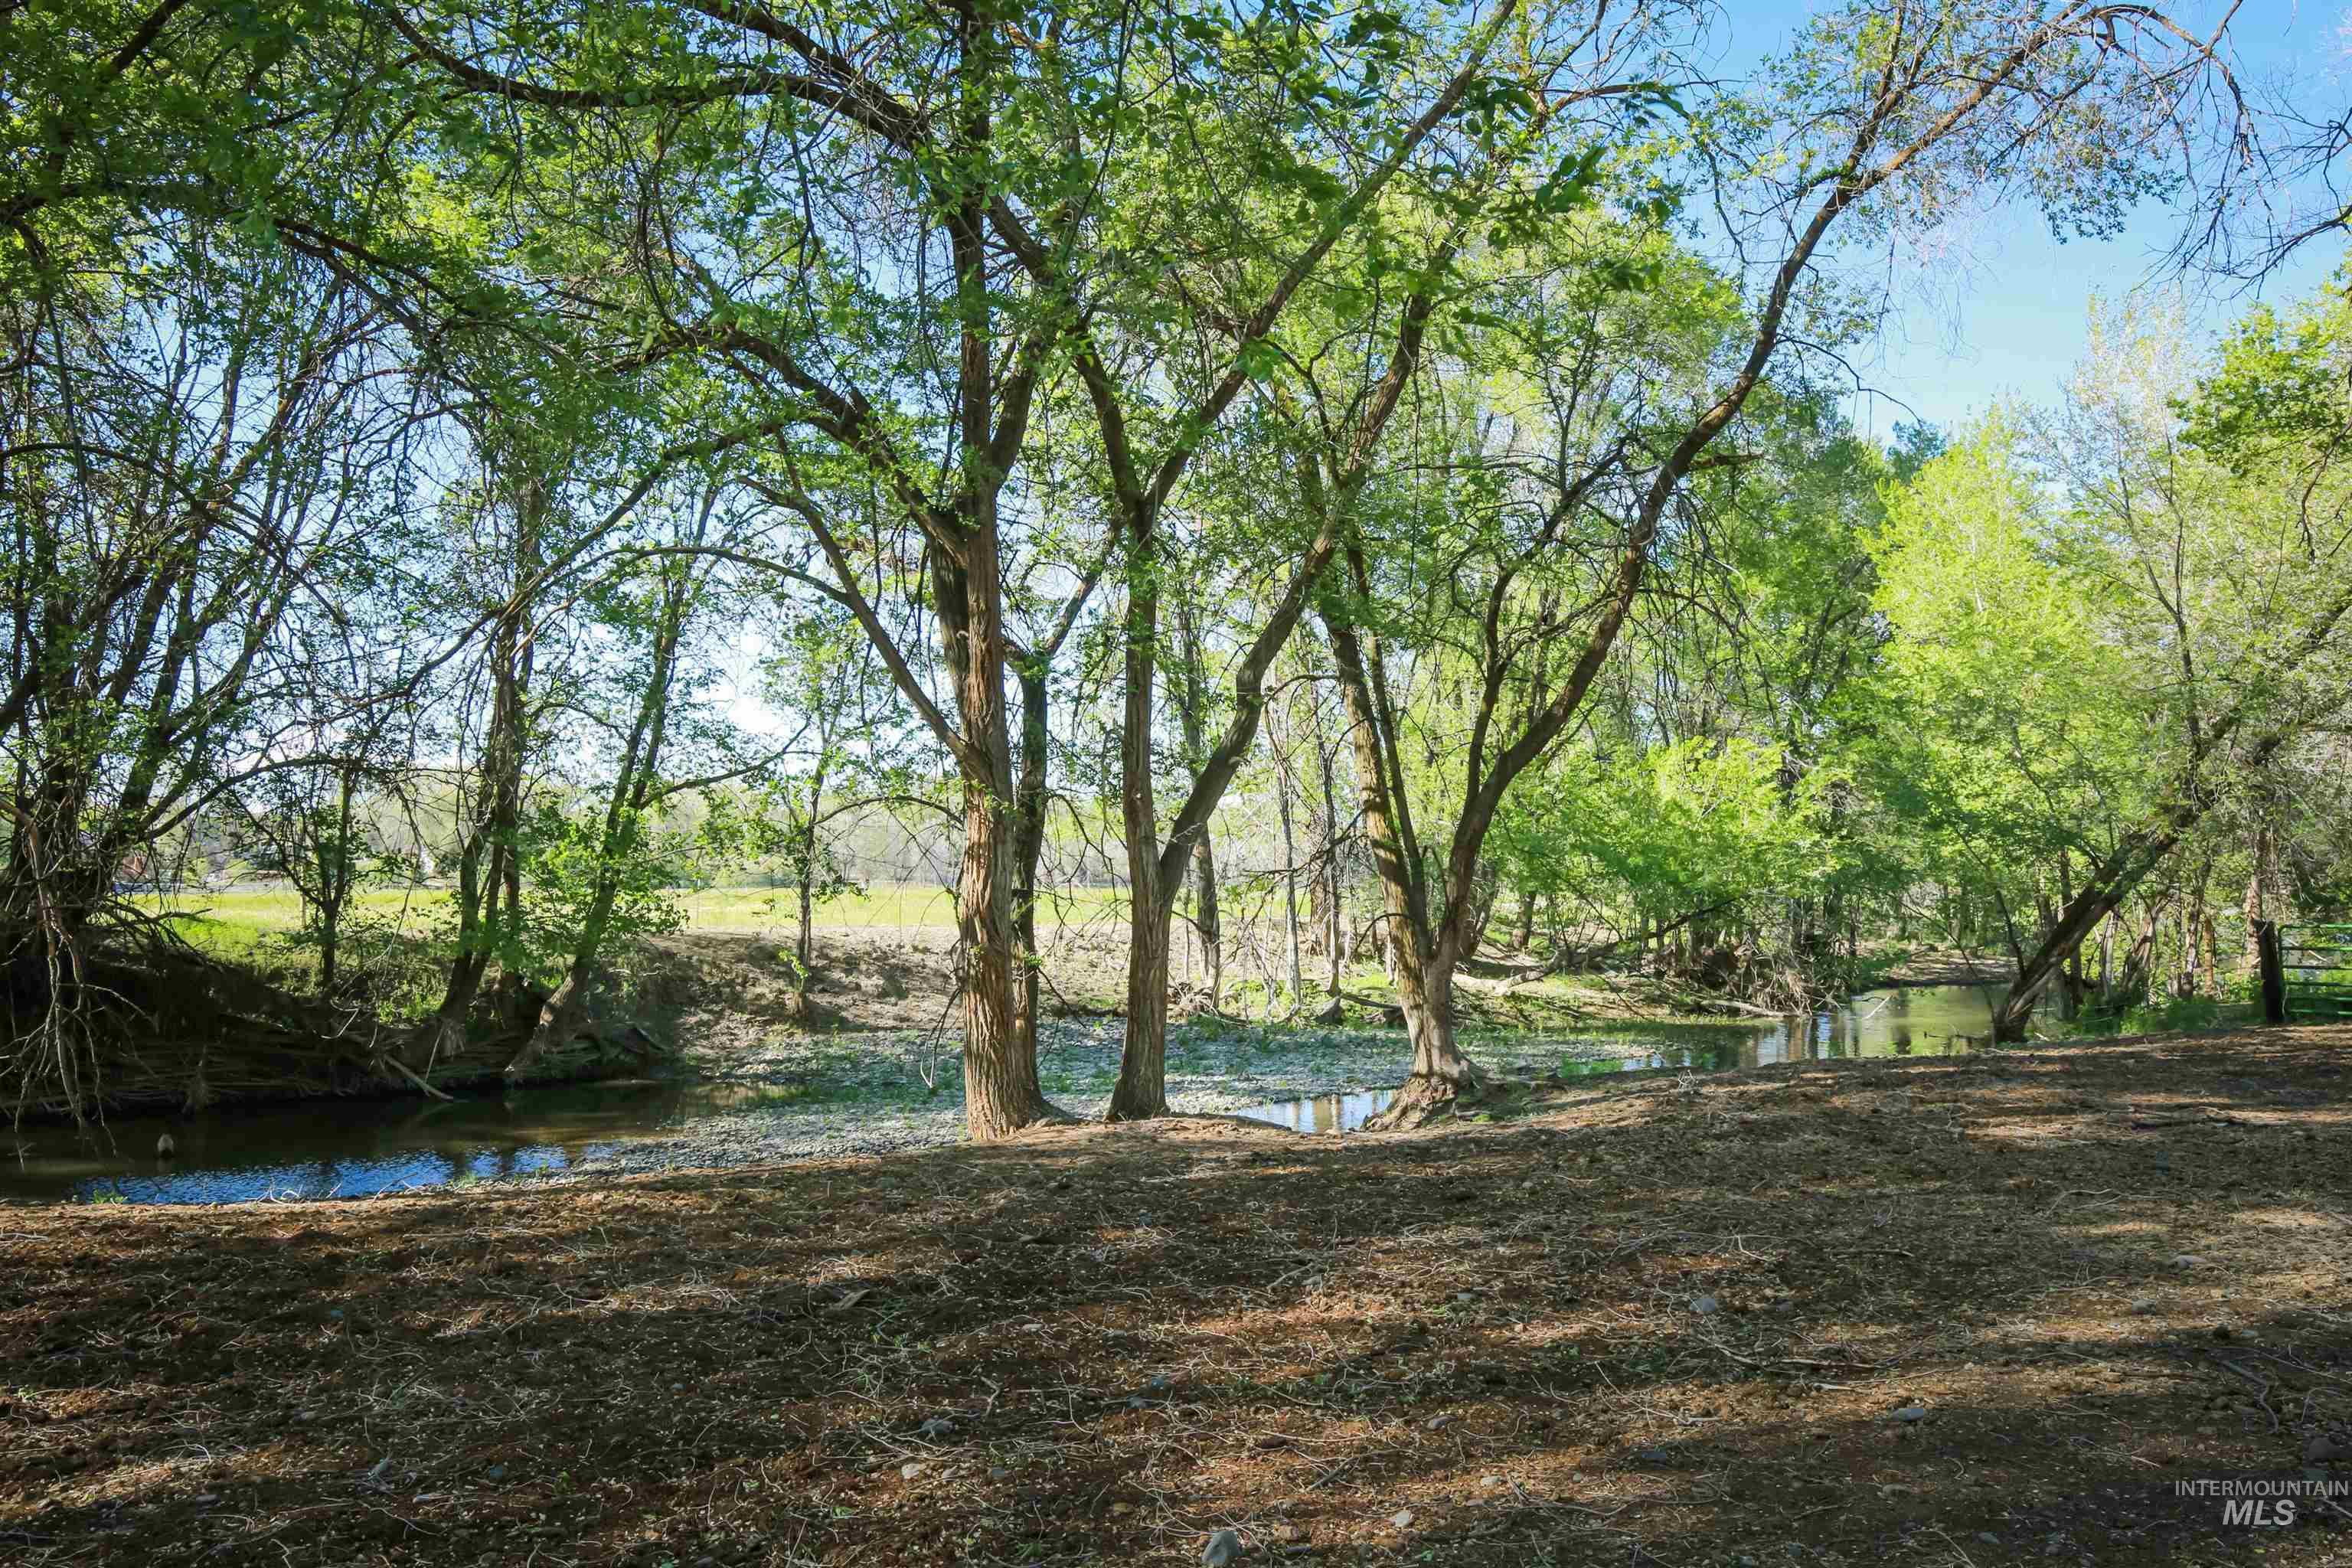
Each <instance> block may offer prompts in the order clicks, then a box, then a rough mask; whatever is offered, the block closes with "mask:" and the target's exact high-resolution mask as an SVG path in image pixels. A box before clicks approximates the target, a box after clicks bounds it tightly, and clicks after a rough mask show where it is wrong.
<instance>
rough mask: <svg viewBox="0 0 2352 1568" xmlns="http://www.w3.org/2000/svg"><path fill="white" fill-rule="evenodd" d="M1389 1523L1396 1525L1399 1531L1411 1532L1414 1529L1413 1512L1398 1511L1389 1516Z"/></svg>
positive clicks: (1407, 1509)
mask: <svg viewBox="0 0 2352 1568" xmlns="http://www.w3.org/2000/svg"><path fill="white" fill-rule="evenodd" d="M1389 1522H1390V1523H1391V1524H1393V1525H1395V1526H1396V1527H1397V1528H1398V1529H1399V1530H1411V1529H1412V1510H1411V1509H1409V1508H1401V1509H1399V1510H1396V1511H1395V1512H1394V1513H1392V1514H1391V1515H1389Z"/></svg>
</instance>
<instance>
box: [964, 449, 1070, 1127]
mask: <svg viewBox="0 0 2352 1568" xmlns="http://www.w3.org/2000/svg"><path fill="white" fill-rule="evenodd" d="M967 505H968V507H969V508H970V513H971V515H970V520H969V521H968V522H967V524H966V527H967V532H966V534H965V542H964V543H963V547H962V548H961V550H960V551H958V552H956V554H955V555H954V556H952V557H951V556H950V555H949V553H948V552H945V551H943V550H934V551H933V552H932V564H933V572H934V574H935V578H936V580H937V583H938V587H937V590H936V592H937V595H938V603H939V605H940V640H941V642H942V644H943V651H944V652H945V654H946V656H947V661H948V666H949V668H950V672H951V673H952V674H953V676H954V678H955V694H956V706H957V709H958V714H959V717H960V719H961V733H962V737H963V741H964V745H963V747H962V749H961V754H960V755H961V772H962V775H963V797H964V798H963V805H964V843H963V859H962V862H961V867H960V868H959V870H958V873H957V878H956V935H957V937H958V939H959V942H960V945H961V950H962V954H963V976H962V978H963V1003H964V1046H963V1085H964V1122H965V1126H966V1128H967V1129H968V1130H969V1131H970V1132H971V1136H972V1137H973V1139H975V1140H976V1141H980V1142H987V1141H989V1140H991V1139H996V1138H1003V1137H1006V1136H1008V1135H1010V1134H1012V1133H1013V1132H1017V1131H1020V1130H1021V1129H1022V1128H1024V1127H1028V1126H1032V1125H1034V1124H1035V1123H1037V1122H1040V1121H1063V1120H1066V1116H1065V1115H1064V1113H1063V1112H1062V1111H1060V1110H1057V1109H1055V1107H1054V1106H1053V1105H1052V1104H1050V1103H1049V1102H1048V1101H1047V1100H1046V1099H1045V1090H1044V1089H1043V1088H1041V1087H1040V1085H1039V1083H1038V1081H1037V1051H1036V1045H1035V1037H1034V1033H1033V1031H1034V1012H1033V1011H1032V1010H1031V1009H1030V1007H1029V1006H1028V1005H1026V998H1027V996H1028V994H1029V993H1028V986H1029V984H1030V979H1029V975H1028V973H1027V971H1028V968H1029V965H1030V964H1031V963H1032V962H1033V960H1034V953H1033V952H1031V951H1030V948H1029V945H1028V944H1027V943H1026V942H1024V941H1023V940H1022V922H1021V921H1020V920H1019V918H1018V916H1017V914H1016V911H1015V910H1014V898H1015V894H1016V892H1017V891H1018V889H1019V888H1020V884H1021V882H1022V880H1023V878H1022V871H1021V854H1020V848H1019V828H1020V824H1019V819H1018V808H1017V806H1016V805H1015V804H1014V779H1013V745H1012V736H1011V731H1010V728H1009V725H1008V720H1007V715H1006V713H1005V711H1004V675H1005V652H1006V644H1005V635H1004V611H1003V584H1002V582H1001V581H1000V580H999V572H1000V570H1001V567H1000V565H999V563H998V560H997V547H998V541H997V527H996V508H995V497H994V494H993V492H990V493H988V494H986V495H982V496H980V497H977V498H968V500H967Z"/></svg>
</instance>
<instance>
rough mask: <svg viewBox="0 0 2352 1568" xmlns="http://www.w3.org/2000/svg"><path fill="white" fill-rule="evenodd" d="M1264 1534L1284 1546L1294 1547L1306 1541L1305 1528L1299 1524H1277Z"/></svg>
mask: <svg viewBox="0 0 2352 1568" xmlns="http://www.w3.org/2000/svg"><path fill="white" fill-rule="evenodd" d="M1266 1533H1267V1534H1269V1535H1271V1536H1273V1537H1274V1539H1276V1541H1279V1542H1282V1543H1283V1544H1284V1545H1286V1546H1296V1545H1297V1544H1298V1543H1299V1542H1302V1541H1304V1540H1306V1539H1307V1527H1306V1526H1304V1525H1299V1524H1277V1525H1276V1526H1275V1527H1274V1528H1273V1529H1272V1530H1270V1531H1267V1532H1266Z"/></svg>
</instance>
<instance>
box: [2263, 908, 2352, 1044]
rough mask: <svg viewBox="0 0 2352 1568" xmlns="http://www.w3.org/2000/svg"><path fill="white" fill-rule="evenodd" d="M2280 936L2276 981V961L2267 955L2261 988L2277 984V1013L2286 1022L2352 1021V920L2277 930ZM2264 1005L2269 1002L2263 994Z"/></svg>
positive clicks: (2266, 945)
mask: <svg viewBox="0 0 2352 1568" xmlns="http://www.w3.org/2000/svg"><path fill="white" fill-rule="evenodd" d="M2274 929H2275V930H2276V931H2277V933H2278V934H2277V936H2276V938H2275V939H2274V940H2275V942H2276V944H2277V949H2276V951H2277V954H2278V956H2277V959H2276V964H2277V978H2276V980H2273V978H2272V963H2273V961H2272V957H2271V953H2270V952H2269V951H2267V949H2268V948H2269V946H2270V944H2269V943H2264V944H2263V947H2264V948H2265V950H2266V951H2264V952H2263V954H2262V957H2263V991H2264V992H2265V993H2266V994H2265V996H2264V998H2263V999H2264V1001H2265V1002H2266V1003H2267V1002H2269V1001H2270V997H2269V995H2268V994H2267V993H2270V992H2271V991H2272V989H2273V986H2274V985H2275V986H2276V988H2277V994H2278V1004H2277V1005H2276V1011H2275V1012H2273V1008H2272V1007H2271V1006H2265V1007H2264V1009H2263V1011H2264V1013H2265V1014H2267V1015H2270V1016H2279V1017H2283V1019H2284V1021H2285V1022H2289V1023H2292V1022H2294V1021H2296V1020H2298V1019H2305V1018H2308V1019H2313V1020H2334V1019H2337V1018H2352V921H2308V922H2304V923H2300V924H2295V925H2284V924H2282V925H2280V926H2277V927H2275V928H2274Z"/></svg>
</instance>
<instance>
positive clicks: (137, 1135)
mask: <svg viewBox="0 0 2352 1568" xmlns="http://www.w3.org/2000/svg"><path fill="white" fill-rule="evenodd" d="M1993 996H1994V993H1993V992H1990V991H1988V990H1985V989H1982V988H1979V987H1975V986H1965V985H1939V986H1916V987H1912V988H1908V989H1904V990H1895V991H1878V992H1871V993H1867V994H1863V995H1859V996H1855V997H1853V998H1852V999H1851V1000H1849V1001H1848V1002H1846V1003H1844V1004H1843V1005H1838V1006H1834V1007H1825V1008H1823V1009H1822V1010H1820V1011H1818V1012H1816V1013H1814V1014H1812V1015H1811V1016H1803V1015H1799V1016H1791V1017H1786V1018H1759V1019H1756V1020H1754V1021H1753V1022H1738V1023H1706V1024H1643V1023H1635V1024H1618V1023H1598V1022H1596V1023H1594V1024H1591V1025H1590V1026H1575V1027H1569V1028H1564V1029H1546V1030H1544V1031H1543V1032H1542V1035H1541V1037H1540V1042H1541V1047H1542V1049H1543V1051H1544V1052H1546V1053H1551V1054H1553V1055H1555V1057H1556V1059H1557V1062H1558V1068H1557V1070H1559V1071H1560V1072H1562V1073H1565V1074H1570V1075H1578V1074H1592V1075H1601V1074H1611V1073H1619V1072H1635V1071H1641V1070H1643V1069H1652V1068H1681V1069H1687V1070H1690V1071H1695V1072H1721V1071H1727V1070H1729V1069H1732V1068H1743V1067H1756V1066H1759V1065H1767V1064H1770V1063H1775V1062H1787V1061H1800V1060H1810V1059H1814V1058H1824V1057H1857V1056H1859V1057H1873V1056H1895V1057H1900V1056H1912V1055H1948V1054H1951V1053H1954V1052H1958V1051H1966V1050H1969V1049H1971V1048H1973V1047H1976V1046H1978V1045H1979V1044H1981V1043H1982V1041H1983V1040H1984V1038H1985V1037H1986V1035H1987V1033H1988V1031H1989V1029H1990V1022H1991V1016H1992V1013H1991V1006H1992V1000H1993ZM1391 1038H1393V1039H1394V1040H1396V1041H1397V1049H1396V1056H1395V1058H1394V1059H1395V1060H1396V1061H1397V1062H1398V1063H1399V1064H1400V1065H1401V1064H1402V1061H1403V1059H1404V1056H1405V1052H1404V1048H1403V1045H1402V1038H1403V1037H1402V1035H1401V1034H1399V1035H1393V1036H1391ZM1111 1048H1112V1050H1113V1053H1114V1054H1113V1055H1112V1057H1111V1058H1110V1066H1111V1067H1113V1068H1115V1067H1116V1055H1115V1051H1116V1044H1115V1040H1114V1041H1113V1044H1112V1047H1111ZM1469 1048H1470V1049H1471V1051H1472V1053H1473V1054H1474V1055H1477V1054H1479V1053H1480V1051H1481V1048H1482V1047H1481V1045H1480V1043H1479V1042H1477V1041H1475V1039H1474V1040H1473V1041H1471V1042H1470V1043H1469ZM1315 1050H1316V1047H1315V1045H1314V1044H1313V1042H1312V1040H1311V1039H1308V1040H1307V1041H1306V1042H1305V1043H1302V1044H1301V1045H1300V1046H1299V1047H1297V1056H1298V1057H1299V1058H1301V1060H1300V1065H1301V1067H1302V1068H1306V1067H1307V1066H1310V1065H1311V1063H1312V1058H1313V1055H1314V1052H1315ZM1383 1054H1385V1053H1383ZM1512 1054H1513V1055H1514V1057H1515V1058H1517V1059H1516V1060H1515V1061H1514V1063H1513V1067H1514V1068H1515V1070H1516V1069H1518V1068H1524V1067H1525V1066H1526V1065H1527V1058H1528V1049H1527V1048H1526V1047H1524V1046H1522V1047H1521V1048H1519V1049H1518V1050H1517V1051H1516V1052H1514V1053H1512ZM1172 1068H1173V1063H1171V1072H1172ZM1284 1076H1285V1074H1284V1072H1283V1070H1282V1066H1281V1064H1280V1063H1278V1062H1262V1063H1261V1064H1259V1065H1258V1067H1257V1068H1256V1070H1255V1073H1254V1074H1253V1077H1252V1081H1253V1082H1255V1083H1256V1084H1259V1085H1261V1086H1262V1085H1264V1084H1265V1082H1266V1079H1268V1078H1269V1077H1271V1078H1272V1079H1273V1081H1274V1083H1275V1084H1277V1085H1278V1084H1279V1083H1280V1081H1281V1079H1282V1078H1283V1077H1284ZM1317 1076H1318V1075H1316V1074H1314V1073H1312V1072H1307V1071H1303V1070H1302V1071H1301V1073H1300V1074H1299V1077H1300V1078H1302V1079H1306V1081H1307V1082H1313V1081H1315V1079H1316V1077H1317ZM1294 1081H1297V1079H1294ZM1323 1081H1324V1082H1326V1083H1328V1081H1329V1079H1328V1077H1326V1078H1324V1079H1323ZM1236 1088H1237V1089H1239V1091H1240V1092H1239V1093H1237V1094H1234V1095H1227V1096H1222V1097H1219V1098H1222V1099H1223V1104H1222V1105H1221V1106H1217V1107H1214V1108H1215V1109H1222V1110H1226V1111H1227V1112H1229V1113H1234V1114H1239V1115H1243V1116H1247V1117H1251V1118H1254V1119H1255V1120H1257V1121H1266V1122H1270V1123H1273V1124H1276V1125H1278V1126H1285V1127H1289V1128H1292V1129H1294V1130H1296V1131H1302V1132H1332V1131H1347V1130H1349V1129H1352V1128H1354V1127H1357V1126H1360V1125H1361V1124H1362V1122H1363V1121H1365V1119H1366V1118H1368V1117H1370V1116H1371V1115H1373V1114H1375V1113H1376V1112H1378V1111H1379V1110H1381V1109H1382V1108H1384V1107H1385V1106H1386V1105H1387V1103H1388V1092H1387V1091H1386V1090H1385V1089H1356V1090H1352V1091H1349V1092H1346V1093H1337V1094H1329V1093H1327V1094H1317V1095H1311V1096H1307V1097H1305V1098H1299V1099H1294V1100H1272V1101H1259V1100H1255V1099H1252V1098H1250V1094H1251V1091H1250V1090H1249V1089H1248V1088H1247V1086H1236ZM1263 1093H1264V1088H1263V1087H1259V1088H1257V1089H1255V1094H1256V1095H1263ZM1171 1098H1179V1109H1180V1110H1182V1109H1188V1107H1187V1106H1185V1105H1184V1104H1183V1103H1182V1102H1181V1098H1180V1097H1177V1096H1175V1095H1174V1094H1173V1092H1172V1090H1171ZM1196 1098H1197V1097H1196ZM1065 1103H1068V1101H1067V1100H1066V1101H1065ZM1201 1108H1202V1109H1208V1108H1210V1107H1205V1106H1204V1107H1201ZM1074 1109H1082V1108H1081V1107H1075V1106H1074ZM961 1126H962V1116H961V1105H960V1103H959V1102H958V1101H957V1100H956V1099H955V1098H953V1097H952V1096H951V1095H940V1096H938V1097H931V1098H928V1099H926V1098H920V1097H917V1098H912V1099H905V1100H897V1099H890V1098H887V1097H876V1096H873V1095H868V1096H866V1097H865V1098H861V1099H856V1100H838V1099H835V1100H828V1099H827V1098H826V1097H825V1096H824V1094H822V1093H821V1092H818V1093H813V1092H812V1091H811V1090H809V1089H805V1088H793V1087H778V1086H776V1085H772V1084H757V1083H751V1084H745V1083H714V1082H704V1081H698V1080H691V1079H625V1080H607V1081H603V1082H597V1083H587V1084H575V1085H568V1086H562V1087H556V1088H545V1089H513V1090H509V1091H508V1092H506V1093H503V1094H484V1095H477V1096H465V1097H460V1098H458V1099H457V1100H450V1101H439V1100H415V1099H389V1100H305V1101H300V1102H298V1103H293V1104H268V1105H247V1106H229V1107H221V1108H218V1109H215V1110H207V1111H204V1112H201V1113H198V1114H195V1115H189V1116H168V1117H166V1116H119V1117H114V1118H110V1120H109V1121H107V1122H106V1123H105V1125H104V1126H102V1127H96V1128H92V1129H89V1130H78V1129H75V1128H72V1127H69V1126H62V1125H42V1126H35V1125H27V1126H26V1127H23V1128H19V1129H16V1130H15V1131H8V1130H6V1129H5V1128H0V1199H5V1200H9V1201H16V1202H37V1203H38V1202H51V1203H54V1202H73V1201H83V1202H97V1203H110V1202H127V1203H168V1204H215V1203H240V1202H251V1201H256V1200H264V1199H282V1198H326V1197H341V1198H349V1197H364V1196H367V1195H370V1194H377V1193H391V1192H405V1191H414V1190H418V1189H425V1188H435V1187H450V1186H465V1185H467V1184H475V1183H481V1182H498V1181H507V1180H512V1179H516V1178H522V1177H533V1176H563V1175H576V1174H582V1173H593V1172H597V1171H608V1172H618V1171H628V1170H647V1169H662V1168H685V1167H690V1166H693V1165H719V1164H730V1163H745V1162H747V1161H750V1160H753V1159H789V1158H793V1157H809V1156H812V1155H814V1156H829V1155H838V1154H849V1153H856V1152H871V1151H873V1150H876V1149H878V1148H908V1147H919V1146H923V1145H926V1144H931V1145H936V1144H940V1143H947V1142H954V1141H955V1139H956V1138H958V1137H960V1136H961ZM860 1129H863V1130H865V1131H868V1132H872V1131H877V1130H878V1131H879V1132H880V1133H881V1134H883V1135H882V1136H880V1137H878V1138H877V1137H871V1136H869V1137H866V1138H862V1139H861V1138H858V1137H856V1136H854V1134H855V1133H856V1131H859V1130H860ZM167 1134H168V1135H169V1137H170V1139H171V1141H172V1145H173V1149H172V1152H171V1154H170V1155H169V1156H159V1155H158V1153H157V1152H156V1150H157V1141H158V1139H160V1138H162V1137H163V1136H165V1135H167Z"/></svg>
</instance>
